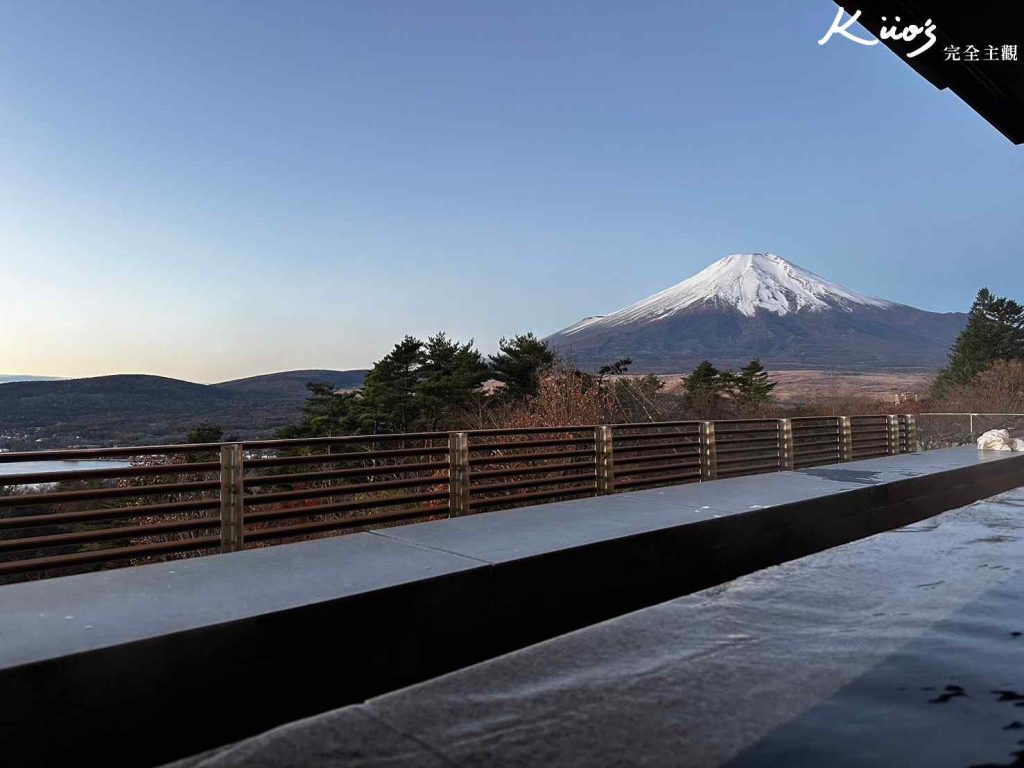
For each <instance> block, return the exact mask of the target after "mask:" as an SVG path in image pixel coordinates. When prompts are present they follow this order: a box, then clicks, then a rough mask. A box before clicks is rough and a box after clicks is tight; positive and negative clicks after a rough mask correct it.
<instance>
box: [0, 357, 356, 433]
mask: <svg viewBox="0 0 1024 768" xmlns="http://www.w3.org/2000/svg"><path fill="white" fill-rule="evenodd" d="M364 374H365V372H363V371H285V372H282V373H275V374H268V375H267V376H255V377H252V378H249V379H240V380H238V381H232V382H224V383H222V384H211V385H207V384H195V383H192V382H189V381H181V380H179V379H170V378H164V377H161V376H143V375H116V376H97V377H94V378H88V379H66V380H60V381H19V382H13V383H7V384H0V448H11V449H16V450H21V449H34V448H58V447H65V446H76V445H133V444H134V445H143V444H153V443H178V442H181V441H182V440H184V438H185V434H186V433H187V432H188V430H189V429H190V428H191V427H192V426H193V425H195V424H196V423H197V422H199V421H204V420H205V421H211V422H213V423H215V424H219V425H220V426H221V427H223V428H224V433H225V436H226V437H227V438H230V439H233V438H240V439H244V438H255V437H268V436H270V435H271V434H272V433H273V431H274V430H275V429H278V428H280V427H282V426H284V425H285V424H288V423H291V422H293V421H295V420H296V419H297V418H298V416H299V414H300V412H301V409H302V404H303V403H304V402H305V399H306V394H307V392H306V389H305V383H306V382H307V381H328V382H330V383H332V384H334V385H335V386H336V387H338V388H339V389H341V388H351V387H354V386H359V385H360V384H361V383H362V378H363V375H364ZM307 377H308V378H307Z"/></svg>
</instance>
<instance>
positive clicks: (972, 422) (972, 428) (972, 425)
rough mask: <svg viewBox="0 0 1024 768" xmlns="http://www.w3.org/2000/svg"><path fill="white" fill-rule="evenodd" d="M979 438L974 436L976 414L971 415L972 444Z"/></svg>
mask: <svg viewBox="0 0 1024 768" xmlns="http://www.w3.org/2000/svg"><path fill="white" fill-rule="evenodd" d="M977 439H978V436H977V435H975V434H974V414H973V413H972V414H971V442H972V443H973V442H975V441H976V440H977Z"/></svg>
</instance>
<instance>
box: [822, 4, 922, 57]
mask: <svg viewBox="0 0 1024 768" xmlns="http://www.w3.org/2000/svg"><path fill="white" fill-rule="evenodd" d="M845 13H846V9H845V8H842V7H840V8H839V10H838V11H836V17H835V18H834V19H833V20H832V25H831V26H830V27H829V28H828V31H827V32H826V33H825V34H824V35H823V36H822V38H821V40H819V41H818V45H824V44H825V43H827V42H828V41H829V40H830V39H831V38H832V35H835V34H840V35H842V36H843V37H845V38H846V39H847V40H852V41H853V42H855V43H857V44H858V45H878V42H879V41H878V40H874V39H867V38H863V37H857V35H855V34H853V32H851V31H850V27H851V26H853V25H854V24H856V23H857V19H859V18H860V11H856V12H855V13H854V14H853V15H852V16H850V18H848V19H846V21H845V22H844V21H843V15H844V14H845ZM894 18H895V20H896V21H897V22H899V21H900V17H899V16H895V17H894ZM882 21H888V18H887V17H885V16H883V17H882ZM922 33H924V35H925V37H926V38H927V40H926V41H925V43H924V45H921V46H919V47H918V48H916V49H914V50H913V51H911V52H910V53H908V54H907V58H908V59H912V58H914V57H915V56H917V55H918V54H921V53H924V52H925V51H927V50H928V49H929V48H931V47H932V46H933V45H935V25H934V24H932V20H931V19H928V20H927V21H925V23H924V26H923V27H919V26H918V25H917V24H907V25H906V26H905V27H904V28H903V29H902V30H900V29H899V28H898V27H897V26H895V25H893V26H890V27H887V26H885V25H883V26H882V29H881V38H882V40H904V41H906V42H908V43H909V42H912V41H913V40H915V39H917V37H918V36H919V35H921V34H922Z"/></svg>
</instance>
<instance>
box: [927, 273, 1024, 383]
mask: <svg viewBox="0 0 1024 768" xmlns="http://www.w3.org/2000/svg"><path fill="white" fill-rule="evenodd" d="M1021 358H1024V306H1021V305H1020V304H1018V303H1017V302H1016V301H1014V300H1012V299H1007V298H1002V297H999V296H995V295H994V294H993V293H992V292H991V291H989V290H988V288H982V289H981V290H980V291H978V295H977V297H975V299H974V304H972V305H971V311H970V313H969V314H968V316H967V327H966V328H964V329H963V331H961V332H960V335H959V336H957V338H956V341H954V342H953V346H952V347H951V349H950V352H949V363H948V364H947V365H946V367H945V368H943V369H942V371H940V372H939V375H938V376H937V377H936V379H935V383H934V385H933V387H932V389H933V394H934V395H935V396H937V397H943V396H944V395H945V394H946V393H948V391H949V389H950V387H952V386H955V385H957V384H966V383H967V382H968V381H970V380H971V379H973V378H974V377H975V376H976V375H977V374H979V373H981V372H982V371H984V370H985V369H986V368H988V367H989V366H990V365H992V363H994V362H996V361H997V360H1017V359H1021Z"/></svg>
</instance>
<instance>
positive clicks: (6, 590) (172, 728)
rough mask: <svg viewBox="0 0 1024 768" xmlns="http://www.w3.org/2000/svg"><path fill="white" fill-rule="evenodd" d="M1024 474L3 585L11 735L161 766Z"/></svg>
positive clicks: (36, 758) (870, 470)
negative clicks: (176, 758) (168, 761)
mask: <svg viewBox="0 0 1024 768" xmlns="http://www.w3.org/2000/svg"><path fill="white" fill-rule="evenodd" d="M1021 484H1024V456H1021V455H1015V454H1003V453H992V452H984V453H982V452H979V451H976V450H974V449H948V450H943V451H934V452H929V453H927V454H913V455H903V456H892V457H885V458H881V459H871V460H866V461H859V462H852V463H849V464H842V465H834V466H831V467H822V468H815V469H809V470H804V471H798V472H786V473H779V474H772V475H757V476H751V477H745V478H738V479H733V480H720V481H715V482H709V483H703V484H699V485H697V484H692V485H686V486H674V487H670V488H664V489H655V490H650V491H639V492H635V493H628V494H620V495H616V496H609V497H601V498H594V499H582V500H578V501H571V502H562V503H557V504H547V505H543V506H537V507H530V508H524V509H519V510H510V511H502V512H493V513H487V514H481V515H473V516H469V517H465V518H459V519H453V520H445V521H439V522H433V523H422V524H418V525H409V526H403V527H400V528H390V529H385V530H380V531H375V532H371V533H359V534H352V535H348V536H343V537H338V538H333V539H323V540H319V541H315V542H305V543H299V544H291V545H284V546H278V547H270V548H265V549H259V550H252V551H248V552H241V553H235V554H230V555H218V556H212V557H206V558H196V559H190V560H179V561H174V562H170V563H162V564H155V565H149V566H142V567H138V568H127V569H121V570H114V571H107V572H102V573H96V574H86V575H82V576H72V577H67V578H60V579H50V580H45V581H38V582H30V583H24V584H16V585H11V586H7V587H3V588H0V743H2V744H3V748H4V750H5V754H6V755H10V756H12V757H13V756H16V757H17V759H16V760H14V764H18V765H53V764H78V763H83V762H89V763H92V762H94V761H95V760H100V761H101V762H102V763H103V764H105V765H114V766H116V765H133V766H144V765H153V764H157V763H160V762H162V761H166V760H170V759H172V758H175V757H178V756H181V755H187V754H193V753H196V752H199V751H201V750H203V749H207V748H210V747H215V746H217V745H220V744H225V743H228V742H231V741H234V740H237V739H239V738H242V737H245V736H247V735H251V734H254V733H257V732H260V731H262V730H265V729H266V728H268V727H271V726H273V725H275V724H278V723H282V722H286V721H288V720H292V719H295V718H299V717H304V716H307V715H311V714H315V713H318V712H323V711H325V710H328V709H331V708H335V707H338V706H342V705H344V704H348V703H352V702H358V701H363V700H365V699H367V698H369V697H372V696H376V695H379V694H382V693H385V692H387V691H390V690H394V689H396V688H399V687H401V686H405V685H409V684H411V683H415V682H418V681H421V680H425V679H428V678H431V677H434V676H436V675H439V674H441V673H444V672H447V671H451V670H454V669H457V668H460V667H464V666H466V665H468V664H471V663H474V662H477V661H481V660H483V659H487V658H491V657H494V656H496V655H498V654H501V653H505V652H507V651H510V650H513V649H515V648H519V647H522V646H524V645H526V644H529V643H533V642H536V641H538V640H542V639H545V638H549V637H552V636H554V635H557V634H560V633H562V632H565V631H568V630H572V629H577V628H579V627H582V626H586V625H589V624H592V623H594V622H597V621H600V620H602V619H606V618H609V617H612V616H617V615H620V614H622V613H625V612H628V611H632V610H636V609H638V608H642V607H644V606H649V605H652V604H654V603H657V602H660V601H663V600H666V599H670V598H673V597H678V596H680V595H684V594H688V593H690V592H693V591H695V590H699V589H702V588H704V587H707V586H710V585H713V584H718V583H722V582H724V581H727V580H729V579H733V578H735V577H737V576H740V575H743V574H746V573H750V572H752V571H755V570H758V569H761V568H764V567H766V566H769V565H773V564H776V563H780V562H783V561H786V560H791V559H794V558H797V557H801V556H803V555H806V554H810V553H812V552H816V551H819V550H822V549H826V548H829V547H833V546H836V545H837V544H842V543H844V542H848V541H852V540H854V539H858V538H863V537H865V536H869V535H871V534H874V533H877V532H880V531H884V530H888V529H890V528H894V527H897V526H901V525H905V524H907V523H910V522H914V521H916V520H921V519H923V518H926V517H929V516H932V515H935V514H938V513H939V512H942V511H945V510H947V509H951V508H954V507H957V506H961V505H963V504H967V503H970V502H972V501H975V500H977V499H980V498H984V497H986V496H990V495H993V494H995V493H999V492H1001V491H1004V490H1008V489H1009V488H1013V487H1015V486H1017V485H1021ZM68 617H71V618H68Z"/></svg>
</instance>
